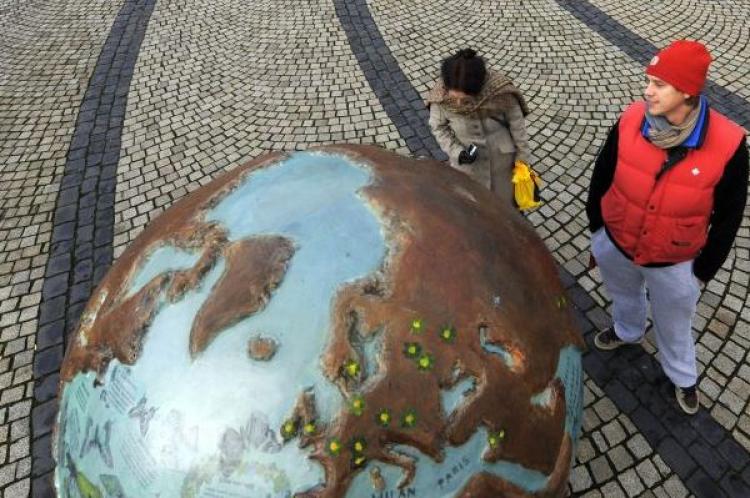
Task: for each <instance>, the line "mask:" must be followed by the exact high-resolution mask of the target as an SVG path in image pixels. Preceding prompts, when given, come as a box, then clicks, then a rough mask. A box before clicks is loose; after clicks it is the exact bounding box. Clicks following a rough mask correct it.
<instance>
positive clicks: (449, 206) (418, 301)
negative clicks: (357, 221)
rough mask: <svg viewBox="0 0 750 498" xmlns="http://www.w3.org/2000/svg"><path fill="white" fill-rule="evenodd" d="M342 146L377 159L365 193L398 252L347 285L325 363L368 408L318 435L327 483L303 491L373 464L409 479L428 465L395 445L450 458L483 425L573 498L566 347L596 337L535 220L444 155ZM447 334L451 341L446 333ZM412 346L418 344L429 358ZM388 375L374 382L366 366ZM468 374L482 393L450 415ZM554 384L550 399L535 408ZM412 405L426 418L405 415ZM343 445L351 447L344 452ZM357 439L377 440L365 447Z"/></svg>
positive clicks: (487, 492) (328, 488) (482, 487)
mask: <svg viewBox="0 0 750 498" xmlns="http://www.w3.org/2000/svg"><path fill="white" fill-rule="evenodd" d="M329 150H335V151H340V152H342V153H344V154H346V155H348V156H349V157H351V158H352V159H353V160H354V161H355V162H359V163H362V164H365V165H369V167H370V168H372V170H373V172H374V176H375V179H374V181H373V182H372V184H371V185H369V186H367V187H365V188H364V189H363V192H362V195H363V196H364V197H365V198H366V200H367V202H368V203H369V204H370V205H371V206H372V207H373V208H374V209H375V210H376V212H377V213H378V215H379V217H380V218H381V220H382V222H383V224H384V225H385V226H386V228H387V235H386V238H387V240H388V246H389V256H388V260H387V261H386V262H385V264H384V266H383V268H382V269H381V271H379V272H378V274H376V275H372V276H370V277H368V278H366V279H363V280H362V281H359V282H355V283H353V284H351V285H348V286H346V287H344V288H342V289H341V290H340V291H339V293H338V296H337V299H336V303H335V309H334V311H333V320H334V326H333V331H332V333H333V337H332V339H331V342H330V344H329V346H328V348H327V350H326V352H325V354H324V357H323V368H324V371H325V374H326V376H327V377H328V378H329V379H330V380H331V382H335V383H336V384H337V385H339V387H340V389H341V390H342V392H343V394H344V396H345V397H346V398H347V399H348V400H349V402H350V404H356V405H355V406H354V407H353V408H352V409H350V410H349V411H348V412H346V413H343V414H341V415H340V417H339V418H338V419H337V424H336V425H335V426H331V427H327V428H326V430H325V432H324V433H321V435H320V437H319V438H318V440H317V441H316V449H315V452H314V454H313V456H314V458H316V459H318V460H319V461H320V462H321V463H322V465H323V466H324V468H325V470H326V483H325V485H324V487H322V488H320V489H315V490H310V491H309V492H306V493H304V494H302V495H301V496H304V497H316V498H322V497H326V498H334V497H339V496H343V495H344V494H345V492H346V490H347V489H348V487H349V485H350V483H351V480H352V479H353V477H354V475H355V474H356V472H357V470H358V468H359V467H362V465H363V464H364V462H366V461H370V460H373V461H374V460H378V461H381V462H384V463H388V464H392V465H396V466H399V467H401V468H403V470H404V476H405V477H404V480H403V481H402V483H401V484H402V485H406V484H408V482H409V480H410V479H411V478H412V476H413V475H414V471H415V464H414V462H413V461H411V460H410V459H409V458H408V457H407V456H405V455H403V454H402V453H398V452H395V451H392V450H390V449H389V447H391V446H392V445H394V444H405V445H409V446H412V447H415V448H417V449H419V450H420V451H421V452H422V453H424V454H426V455H428V456H429V457H431V458H433V459H435V460H438V461H440V460H441V459H442V457H443V447H444V446H445V445H446V444H450V445H454V446H457V445H461V444H463V443H465V442H466V441H467V440H468V439H469V438H470V437H471V436H472V435H473V434H474V433H475V432H476V431H477V430H478V429H479V428H480V427H484V428H486V429H487V430H488V431H490V432H491V433H498V432H500V431H503V434H504V438H503V439H502V441H501V442H499V444H497V445H495V446H494V448H488V451H487V452H486V453H485V454H484V455H483V458H484V459H485V460H486V461H488V462H493V461H498V460H501V459H502V460H509V461H513V462H515V463H518V464H520V465H523V466H525V467H527V468H529V469H534V470H538V471H539V472H542V473H543V474H545V475H549V476H550V478H549V481H548V488H547V489H546V490H545V491H544V492H542V493H538V494H537V496H559V495H561V494H562V493H563V491H564V487H565V483H566V478H567V472H568V469H569V465H570V455H571V446H572V445H571V442H570V441H569V437H568V436H567V434H566V433H565V431H564V425H565V424H564V420H565V413H566V406H565V397H564V394H565V393H564V390H563V386H562V385H561V383H560V382H559V380H556V378H555V372H556V368H557V363H558V357H559V354H560V350H561V349H562V348H564V347H565V346H568V345H573V346H576V347H578V348H583V341H582V338H581V336H580V334H579V332H578V331H577V328H576V326H575V325H574V322H573V318H572V315H571V313H570V310H569V309H568V308H567V305H566V304H567V302H566V300H565V296H564V290H563V288H562V286H561V284H560V282H559V278H558V273H557V270H556V268H555V266H554V262H553V260H552V258H551V257H550V255H549V253H548V251H547V250H546V248H545V246H544V244H543V243H542V242H541V240H540V239H539V238H538V237H537V235H536V234H535V233H534V231H533V230H532V229H531V227H530V226H529V225H528V223H527V222H526V221H525V220H524V219H523V218H522V217H521V216H519V215H518V214H517V213H515V212H513V211H512V210H511V209H510V208H506V207H505V206H501V205H499V203H497V202H495V201H494V200H493V199H492V198H491V194H490V193H489V192H487V191H486V190H484V189H483V188H482V187H481V186H479V185H477V184H474V183H472V182H469V181H467V179H466V178H465V177H464V176H463V174H461V173H459V172H454V171H452V170H451V171H444V169H445V165H443V164H440V163H438V162H434V161H414V160H412V159H408V158H403V157H400V156H396V155H394V154H390V153H387V152H386V151H383V150H382V149H378V148H374V147H373V148H366V149H365V148H362V147H349V146H338V147H334V148H332V149H329ZM439 169H442V170H441V171H439ZM409 177H411V178H409ZM426 179H429V180H428V181H426ZM461 204H463V206H461ZM467 213H469V214H470V218H467ZM469 223H470V224H471V229H467V224H469ZM497 298H499V302H498V299H497ZM415 323H416V324H418V325H419V326H418V327H417V329H418V330H417V329H415V326H414V325H415ZM445 330H449V331H451V332H449V333H447V334H448V336H449V337H445V336H443V335H441V334H442V332H443V331H445ZM480 332H481V333H483V334H484V335H485V337H486V341H487V342H488V343H490V344H492V345H496V346H499V347H502V348H503V349H504V350H506V351H508V352H509V354H510V355H511V357H512V359H513V364H512V365H511V366H509V365H508V364H507V361H505V360H504V359H503V358H502V357H501V356H500V355H497V354H491V353H489V352H488V351H487V350H485V349H484V348H483V347H482V344H481V338H480V335H481V334H480ZM376 334H377V335H379V336H380V338H381V340H382V344H381V353H380V357H379V358H378V359H377V363H378V365H377V369H375V368H373V366H372V365H366V357H365V355H364V353H363V348H362V343H364V342H366V341H368V340H371V339H372V336H373V335H376ZM408 344H418V349H419V351H420V353H419V354H417V355H416V357H414V355H410V354H408V353H409V352H408V351H407V350H406V349H405V348H407V345H408ZM353 365H357V367H356V368H353ZM374 370H377V374H376V375H375V376H373V377H365V376H364V375H363V373H364V372H370V371H374ZM467 378H472V379H475V380H476V388H475V390H474V392H473V394H472V395H471V396H469V397H468V398H467V399H466V400H465V401H464V403H463V404H461V405H460V407H459V408H458V409H457V410H456V411H455V412H454V413H453V414H450V416H446V414H444V413H443V409H442V406H441V401H440V400H441V390H443V389H447V388H451V387H453V386H455V385H456V384H457V383H458V382H460V381H461V380H463V379H467ZM546 389H549V392H550V396H549V402H548V403H547V404H545V405H542V406H540V405H536V404H532V403H531V399H532V397H533V396H534V395H536V394H539V393H541V392H542V391H545V390H546ZM357 407H359V408H357ZM384 410H386V411H387V412H388V413H390V414H392V421H391V423H389V424H388V425H387V426H383V425H379V424H378V423H376V416H377V414H379V413H382V412H383V411H384ZM409 413H411V414H413V415H414V416H415V419H416V421H415V422H414V423H404V422H403V421H402V420H401V421H400V419H401V418H402V417H403V415H404V414H409ZM331 441H334V442H338V443H340V444H341V445H342V446H343V448H342V450H341V451H340V452H338V453H336V454H333V452H332V451H331V448H330V447H328V446H327V445H329V444H330V442H331ZM353 441H354V442H356V441H360V442H362V443H363V445H362V446H363V447H364V449H363V450H362V451H359V452H358V451H355V450H354V449H352V444H351V443H352V442H353ZM562 469H564V472H562ZM561 472H562V478H561V475H560V474H561ZM501 488H503V489H505V488H507V489H508V490H510V489H511V488H512V486H509V485H508V484H507V483H504V482H502V481H501V480H500V479H499V478H498V477H496V476H492V475H490V474H486V475H480V476H477V477H475V478H474V479H472V480H471V482H470V483H469V484H468V485H467V487H466V489H465V490H464V491H463V492H462V493H461V494H460V496H472V497H490V496H503V495H499V494H498V492H499V490H500V489H501ZM516 491H517V492H518V493H520V494H519V495H518V496H525V495H524V494H523V492H522V491H521V490H516ZM514 492H515V491H514ZM503 493H506V491H503ZM507 493H511V492H510V491H507ZM509 496H515V495H513V494H509Z"/></svg>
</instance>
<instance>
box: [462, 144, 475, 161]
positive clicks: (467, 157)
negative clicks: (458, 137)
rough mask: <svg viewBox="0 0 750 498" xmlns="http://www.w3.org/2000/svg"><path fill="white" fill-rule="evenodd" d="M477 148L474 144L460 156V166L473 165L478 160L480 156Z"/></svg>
mask: <svg viewBox="0 0 750 498" xmlns="http://www.w3.org/2000/svg"><path fill="white" fill-rule="evenodd" d="M478 155H479V154H478V150H477V146H476V145H474V144H471V145H469V146H468V147H466V148H465V149H464V150H462V151H461V152H459V154H458V164H471V163H473V162H474V161H476V160H477V156H478Z"/></svg>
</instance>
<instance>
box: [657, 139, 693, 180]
mask: <svg viewBox="0 0 750 498" xmlns="http://www.w3.org/2000/svg"><path fill="white" fill-rule="evenodd" d="M687 154H688V149H687V147H672V148H671V149H668V150H667V159H666V160H665V161H664V162H663V163H662V165H661V168H659V171H658V172H657V173H656V178H655V180H656V181H658V180H659V178H661V176H662V175H663V174H664V173H666V172H667V171H669V170H670V169H672V168H674V166H675V165H676V164H677V163H679V162H680V161H682V160H683V159H685V157H687Z"/></svg>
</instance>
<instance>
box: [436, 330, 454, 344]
mask: <svg viewBox="0 0 750 498" xmlns="http://www.w3.org/2000/svg"><path fill="white" fill-rule="evenodd" d="M440 338H441V339H442V340H443V341H445V342H453V340H454V339H455V338H456V329H454V328H453V327H443V329H442V330H441V331H440Z"/></svg>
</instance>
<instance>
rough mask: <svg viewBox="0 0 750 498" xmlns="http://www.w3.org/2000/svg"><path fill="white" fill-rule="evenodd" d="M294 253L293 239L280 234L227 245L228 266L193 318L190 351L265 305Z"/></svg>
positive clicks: (195, 352) (204, 346) (194, 350)
mask: <svg viewBox="0 0 750 498" xmlns="http://www.w3.org/2000/svg"><path fill="white" fill-rule="evenodd" d="M292 255H294V246H293V245H292V242H291V241H290V240H289V239H286V238H284V237H279V236H260V237H252V238H249V239H245V240H240V241H238V242H235V243H233V244H231V245H229V246H227V247H226V249H225V251H224V256H225V258H226V262H227V263H226V268H225V269H224V272H223V273H222V275H221V278H220V279H219V281H218V282H217V283H216V286H215V287H214V289H213V291H212V292H211V294H210V295H209V296H208V299H206V302H205V303H204V304H203V306H202V307H201V309H200V311H198V315H197V316H196V317H195V321H194V322H193V328H192V330H191V331H190V354H191V355H193V356H195V355H196V354H198V353H200V352H201V351H203V350H205V349H206V346H208V344H209V343H210V342H211V341H212V340H213V339H214V338H215V337H216V336H217V335H218V334H219V333H220V332H221V331H222V330H224V329H226V328H227V327H229V326H230V325H234V324H235V323H237V322H238V321H239V320H242V319H243V318H246V317H248V316H250V315H252V314H253V313H255V312H257V311H258V310H260V309H262V308H265V306H266V303H267V302H268V299H269V297H270V295H271V293H272V292H273V291H274V290H275V289H276V287H278V285H279V283H280V282H281V280H282V279H283V277H284V274H286V268H287V264H288V263H289V260H290V259H291V258H292Z"/></svg>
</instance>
